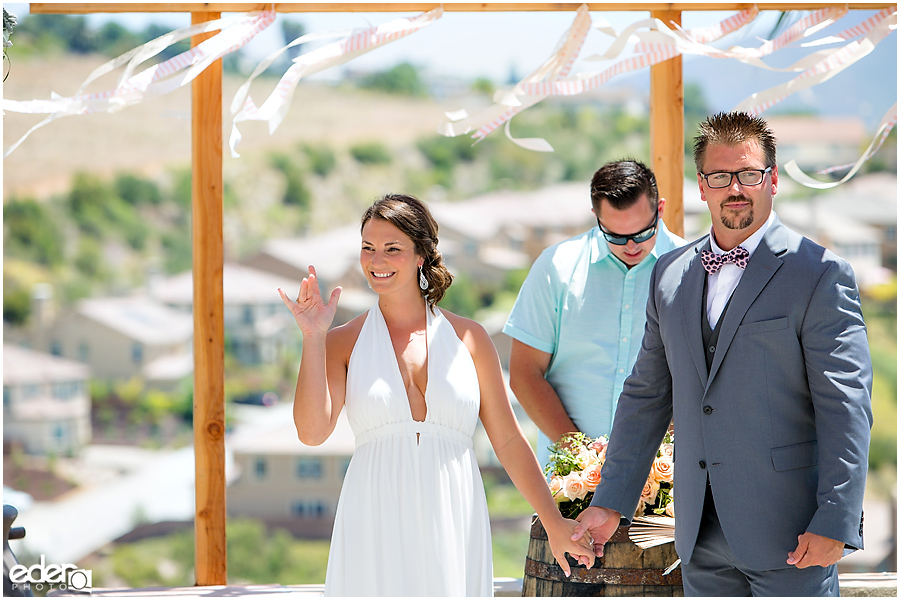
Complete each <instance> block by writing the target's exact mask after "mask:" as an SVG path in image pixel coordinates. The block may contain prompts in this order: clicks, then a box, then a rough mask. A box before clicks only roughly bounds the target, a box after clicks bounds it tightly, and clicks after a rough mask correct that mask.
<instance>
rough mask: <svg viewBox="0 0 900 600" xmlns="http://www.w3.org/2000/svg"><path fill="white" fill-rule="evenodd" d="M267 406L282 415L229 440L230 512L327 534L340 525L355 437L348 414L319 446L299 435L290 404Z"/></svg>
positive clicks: (304, 532)
mask: <svg viewBox="0 0 900 600" xmlns="http://www.w3.org/2000/svg"><path fill="white" fill-rule="evenodd" d="M262 410H266V411H270V412H272V414H273V415H274V414H275V412H276V411H277V412H278V414H280V415H281V418H279V419H277V420H276V421H274V423H273V424H271V425H269V426H263V427H247V428H242V429H241V431H240V432H238V433H236V434H235V435H234V436H232V437H231V438H229V439H228V440H227V442H226V444H227V446H228V448H229V450H230V451H231V452H232V454H233V457H234V467H235V470H236V472H237V476H236V479H235V480H234V481H232V483H231V484H230V485H229V486H228V491H227V500H228V514H229V515H233V516H240V517H250V518H256V519H262V520H264V521H265V522H266V523H267V524H269V525H270V526H272V525H275V526H280V527H284V528H285V529H288V530H289V531H291V532H293V533H295V534H297V535H305V536H309V537H327V536H328V535H330V533H331V528H332V526H333V524H334V516H335V512H336V510H337V502H338V498H339V497H340V492H341V485H342V484H343V481H344V474H345V473H346V472H347V466H348V465H349V464H350V457H351V456H352V455H353V449H354V439H353V432H352V431H351V429H350V423H349V421H347V417H346V415H345V414H343V413H342V414H341V416H340V417H339V418H338V421H337V425H336V427H335V430H334V433H332V434H331V436H330V437H329V438H328V440H326V441H325V442H324V443H323V444H321V445H319V446H306V445H304V444H302V443H301V442H300V440H299V439H298V438H297V430H296V429H295V428H294V424H293V421H292V419H291V406H290V405H289V404H283V405H276V406H274V407H271V408H265V409H262Z"/></svg>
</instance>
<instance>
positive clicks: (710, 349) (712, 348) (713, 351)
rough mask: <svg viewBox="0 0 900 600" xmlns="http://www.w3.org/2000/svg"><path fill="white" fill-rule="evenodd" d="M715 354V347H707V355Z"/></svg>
mask: <svg viewBox="0 0 900 600" xmlns="http://www.w3.org/2000/svg"><path fill="white" fill-rule="evenodd" d="M715 352H716V347H715V346H710V347H709V353H710V354H715Z"/></svg>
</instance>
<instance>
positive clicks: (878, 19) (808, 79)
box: [734, 9, 897, 114]
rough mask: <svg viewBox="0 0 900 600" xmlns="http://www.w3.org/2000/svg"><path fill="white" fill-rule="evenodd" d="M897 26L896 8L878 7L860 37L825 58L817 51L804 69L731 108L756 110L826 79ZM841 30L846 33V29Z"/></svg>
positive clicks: (849, 64)
mask: <svg viewBox="0 0 900 600" xmlns="http://www.w3.org/2000/svg"><path fill="white" fill-rule="evenodd" d="M896 28H897V10H896V9H885V10H883V11H881V12H880V13H878V14H877V15H875V16H874V17H872V18H871V19H869V20H868V21H867V22H866V27H865V28H864V29H865V31H866V34H865V36H864V37H863V38H862V39H861V40H859V41H853V42H850V43H849V44H847V45H845V46H843V47H841V48H838V49H836V50H834V51H831V52H827V51H826V52H825V53H824V58H821V57H822V56H823V54H819V53H817V55H816V57H817V58H821V60H818V61H817V62H816V63H815V64H813V65H811V66H810V67H809V68H808V69H807V70H805V71H804V72H803V73H801V74H800V75H798V76H797V77H795V78H794V79H792V80H790V81H788V82H786V83H782V84H780V85H777V86H774V87H771V88H769V89H767V90H763V91H761V92H757V93H755V94H752V95H751V96H750V97H748V98H746V99H744V100H743V101H741V102H740V103H739V104H738V105H737V106H736V107H735V108H734V110H743V111H746V112H748V113H750V114H759V113H761V112H763V111H765V110H766V109H768V108H771V107H772V106H774V105H775V104H777V103H779V102H781V101H782V100H784V99H785V98H787V97H788V96H790V95H792V94H795V93H797V92H799V91H801V90H804V89H807V88H810V87H812V86H814V85H817V84H819V83H822V82H824V81H828V80H829V79H831V78H832V77H834V76H835V75H837V74H838V73H840V72H841V71H843V70H844V69H846V68H848V67H850V66H851V65H853V64H854V63H856V62H857V61H859V60H860V59H862V58H864V57H866V56H868V55H869V54H871V52H872V51H873V50H874V49H875V46H877V45H878V44H879V42H881V41H882V40H883V39H884V38H885V37H887V36H888V35H889V34H890V33H891V32H893V31H894V30H895V29H896ZM855 29H859V28H855ZM848 31H850V30H848ZM844 33H845V34H846V33H847V32H844Z"/></svg>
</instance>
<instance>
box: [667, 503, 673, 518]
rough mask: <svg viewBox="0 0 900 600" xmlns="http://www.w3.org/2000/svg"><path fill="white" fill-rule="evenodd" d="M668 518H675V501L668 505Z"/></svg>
mask: <svg viewBox="0 0 900 600" xmlns="http://www.w3.org/2000/svg"><path fill="white" fill-rule="evenodd" d="M666 516H668V517H672V518H673V519H674V518H675V500H672V501H671V502H669V503H668V504H667V505H666Z"/></svg>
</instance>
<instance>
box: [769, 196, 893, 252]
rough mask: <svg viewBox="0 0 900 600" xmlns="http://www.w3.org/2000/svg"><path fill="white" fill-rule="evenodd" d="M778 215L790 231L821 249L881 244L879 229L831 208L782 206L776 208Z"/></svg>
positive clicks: (790, 204) (798, 204) (784, 203)
mask: <svg viewBox="0 0 900 600" xmlns="http://www.w3.org/2000/svg"><path fill="white" fill-rule="evenodd" d="M775 214H777V215H778V217H779V218H780V219H781V221H782V222H783V223H784V224H785V225H787V226H788V227H791V228H792V229H795V230H796V231H798V232H800V233H801V234H803V235H805V236H807V237H809V238H810V239H811V240H813V241H815V242H817V243H819V244H822V245H829V246H830V245H834V244H873V245H877V244H879V243H881V233H880V232H879V231H878V230H877V229H875V228H874V227H870V226H868V225H866V224H864V223H861V222H859V221H858V220H856V219H853V218H852V217H850V216H848V214H847V213H846V212H844V211H835V210H833V209H832V208H830V207H828V206H818V205H816V206H812V207H811V206H810V205H809V204H808V203H806V202H782V203H781V204H779V205H777V206H776V207H775ZM832 249H833V248H832Z"/></svg>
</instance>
